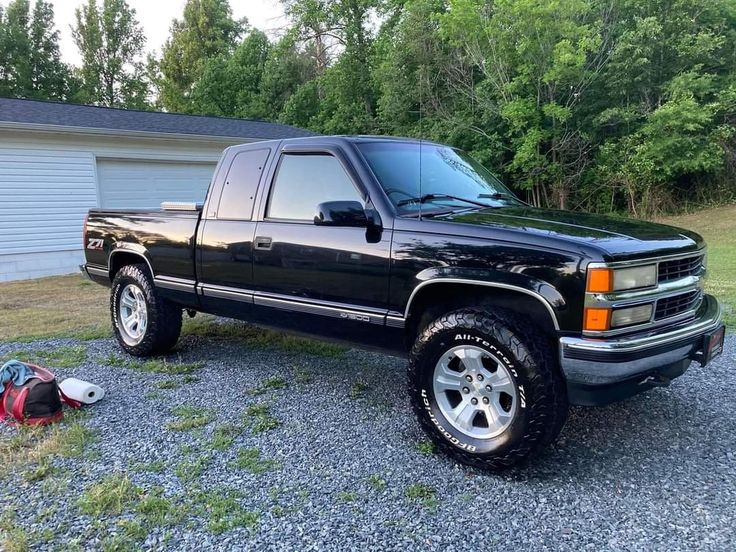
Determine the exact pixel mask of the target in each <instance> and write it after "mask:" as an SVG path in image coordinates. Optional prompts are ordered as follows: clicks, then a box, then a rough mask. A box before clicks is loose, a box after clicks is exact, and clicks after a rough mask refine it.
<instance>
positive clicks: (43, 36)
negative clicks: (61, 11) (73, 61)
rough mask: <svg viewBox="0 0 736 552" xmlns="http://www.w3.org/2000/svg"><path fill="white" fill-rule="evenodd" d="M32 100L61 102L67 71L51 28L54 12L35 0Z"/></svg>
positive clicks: (31, 64) (31, 32) (51, 7)
mask: <svg viewBox="0 0 736 552" xmlns="http://www.w3.org/2000/svg"><path fill="white" fill-rule="evenodd" d="M30 43H31V55H30V66H31V77H32V83H31V87H32V90H33V91H32V94H31V95H32V97H34V98H38V99H55V100H61V99H63V98H64V97H65V95H66V88H67V84H66V74H67V72H68V71H69V68H68V67H67V66H66V65H64V63H62V61H61V54H60V52H59V31H58V30H56V28H55V26H54V8H53V6H52V5H51V4H50V3H49V2H46V1H45V0H36V5H35V6H34V8H33V21H32V22H31V27H30Z"/></svg>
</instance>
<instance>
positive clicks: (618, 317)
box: [611, 303, 652, 328]
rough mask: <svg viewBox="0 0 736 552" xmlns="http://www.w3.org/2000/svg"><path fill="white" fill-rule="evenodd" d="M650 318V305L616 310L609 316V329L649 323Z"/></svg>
mask: <svg viewBox="0 0 736 552" xmlns="http://www.w3.org/2000/svg"><path fill="white" fill-rule="evenodd" d="M651 317H652V304H651V303H649V304H648V305H639V306H636V307H628V308H624V309H616V310H614V311H613V313H612V314H611V327H612V328H620V327H622V326H631V325H633V324H641V323H642V322H649V319H650V318H651Z"/></svg>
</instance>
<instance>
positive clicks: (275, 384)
mask: <svg viewBox="0 0 736 552" xmlns="http://www.w3.org/2000/svg"><path fill="white" fill-rule="evenodd" d="M284 387H286V380H285V379H284V378H282V377H281V376H273V377H271V378H268V379H266V380H263V383H261V385H259V386H258V387H256V388H255V389H251V390H250V391H248V393H249V394H250V395H254V396H255V395H263V394H264V393H267V392H269V391H275V390H277V389H283V388H284Z"/></svg>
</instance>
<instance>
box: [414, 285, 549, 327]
mask: <svg viewBox="0 0 736 552" xmlns="http://www.w3.org/2000/svg"><path fill="white" fill-rule="evenodd" d="M441 283H446V284H466V285H473V286H486V287H492V288H499V289H507V290H509V291H518V292H520V293H524V294H526V295H529V296H531V297H534V298H535V299H538V300H539V301H541V302H542V304H543V305H544V306H545V307H546V309H547V311H548V312H549V315H550V317H551V318H552V323H553V324H554V326H555V329H556V330H558V331H559V329H560V325H559V323H558V322H557V316H556V315H555V311H554V310H553V309H552V305H550V303H549V301H547V300H546V299H545V298H544V297H543V296H542V295H540V294H539V293H536V292H534V291H531V290H528V289H525V288H522V287H518V286H513V285H510V284H500V283H494V282H482V281H480V280H466V279H464V278H434V279H432V280H425V281H424V282H422V283H421V284H419V285H418V286H417V287H415V288H414V291H412V292H411V295H410V296H409V301H408V302H407V303H406V309H405V310H404V319H408V318H409V312H410V310H411V302H412V301H413V300H414V297H415V296H416V294H417V293H418V292H419V290H420V289H422V288H423V287H425V286H428V285H430V284H441Z"/></svg>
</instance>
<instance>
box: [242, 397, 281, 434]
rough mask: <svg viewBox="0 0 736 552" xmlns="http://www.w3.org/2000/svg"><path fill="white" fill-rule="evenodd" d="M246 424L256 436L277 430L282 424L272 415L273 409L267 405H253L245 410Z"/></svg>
mask: <svg viewBox="0 0 736 552" xmlns="http://www.w3.org/2000/svg"><path fill="white" fill-rule="evenodd" d="M243 419H244V422H245V423H246V425H247V426H248V427H249V428H250V430H251V432H252V433H253V434H254V435H258V434H260V433H264V432H266V431H270V430H272V429H275V428H277V427H279V426H280V425H281V422H280V421H279V420H278V419H277V418H275V417H273V416H272V415H271V408H270V407H269V406H268V405H267V404H266V403H258V404H252V405H250V406H249V407H248V408H246V409H245V414H244V415H243Z"/></svg>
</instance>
